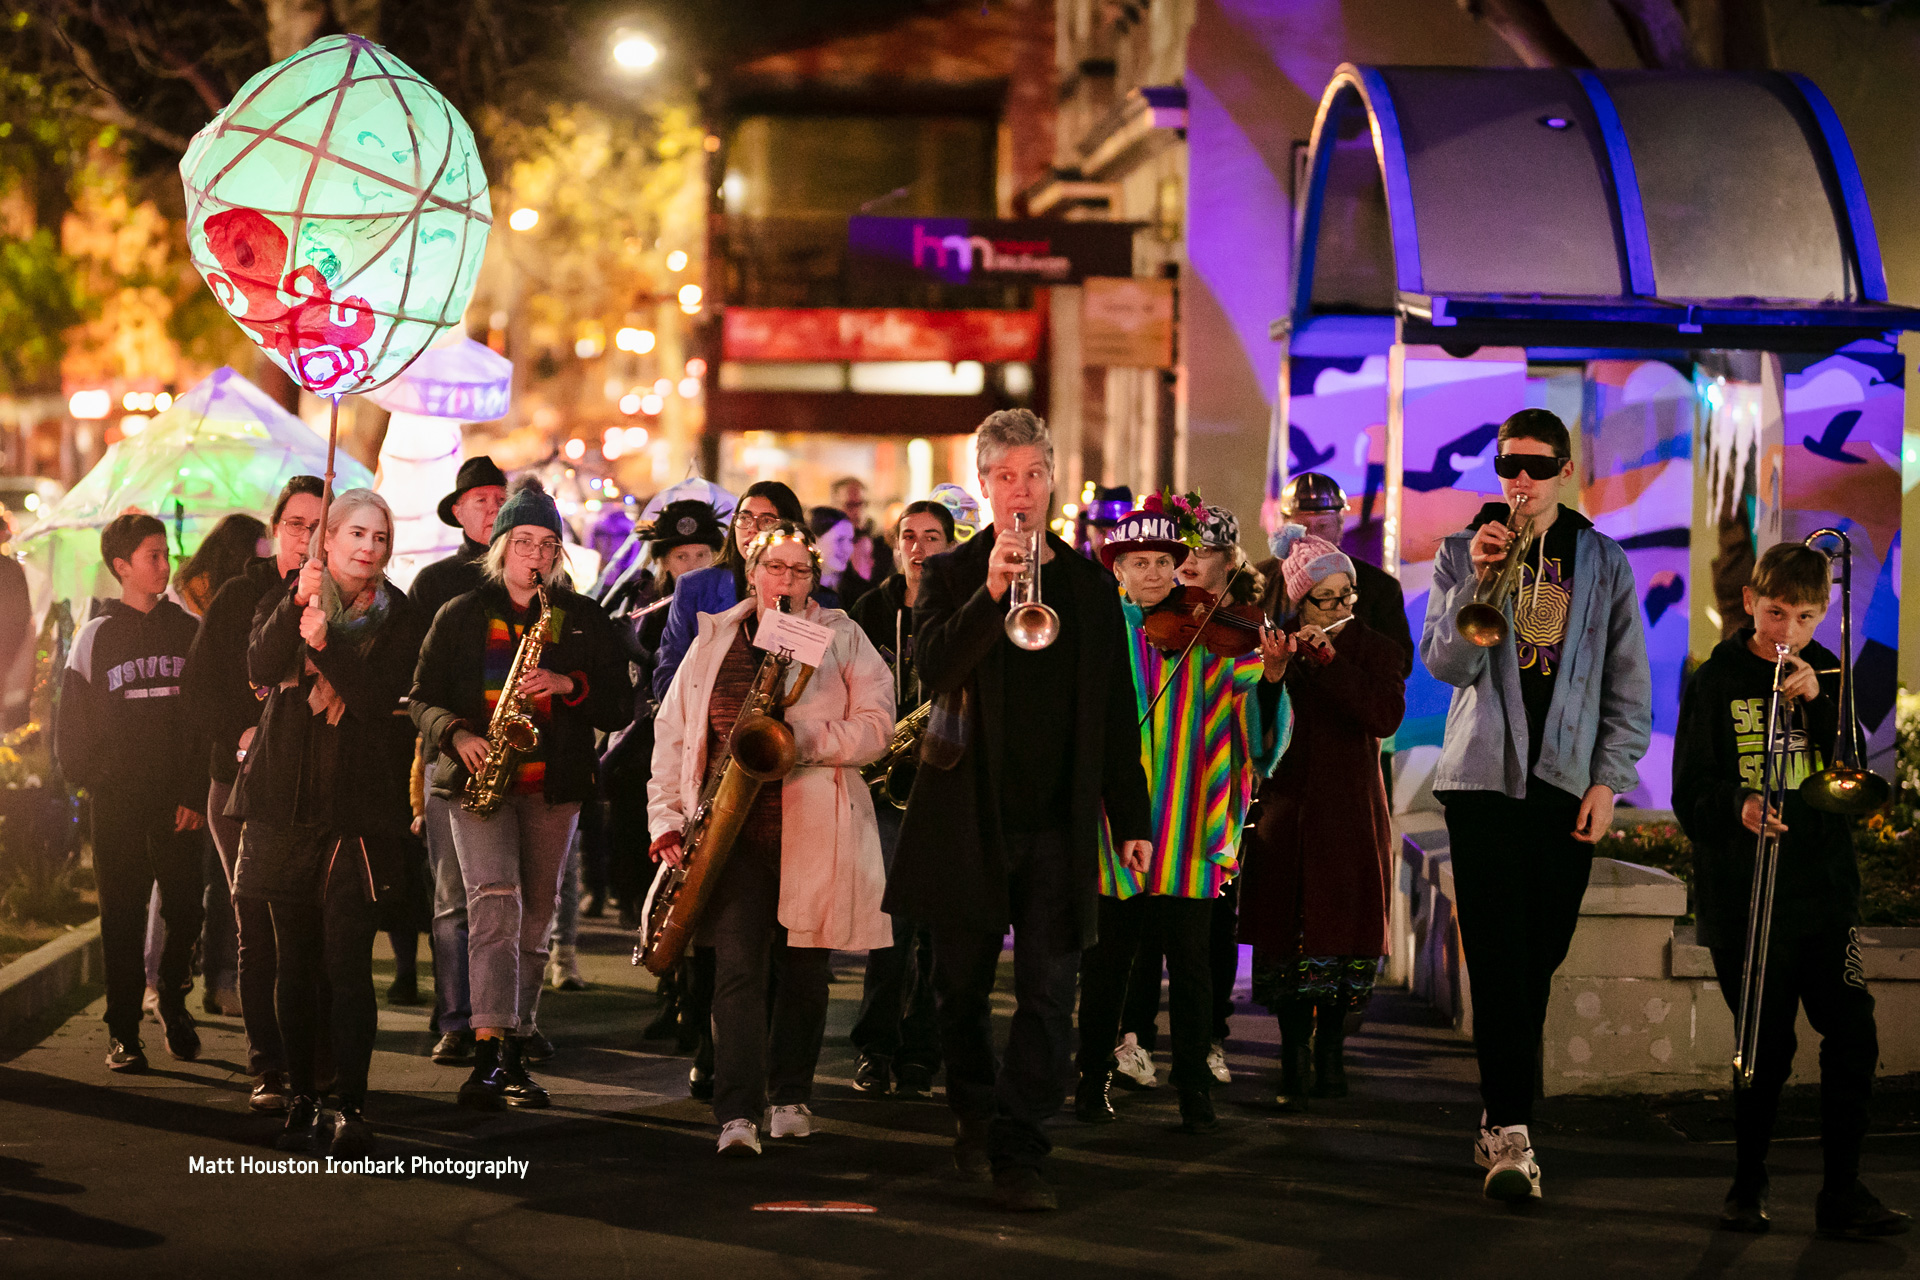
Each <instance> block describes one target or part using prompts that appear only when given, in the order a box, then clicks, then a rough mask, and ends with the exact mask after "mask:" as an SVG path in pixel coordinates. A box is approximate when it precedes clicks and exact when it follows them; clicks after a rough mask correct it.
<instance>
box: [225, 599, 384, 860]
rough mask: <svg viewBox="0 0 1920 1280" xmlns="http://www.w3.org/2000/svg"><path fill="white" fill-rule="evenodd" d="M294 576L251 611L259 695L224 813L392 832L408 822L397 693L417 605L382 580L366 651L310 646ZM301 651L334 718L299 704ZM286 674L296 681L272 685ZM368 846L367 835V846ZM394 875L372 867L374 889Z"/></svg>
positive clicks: (308, 683) (303, 682)
mask: <svg viewBox="0 0 1920 1280" xmlns="http://www.w3.org/2000/svg"><path fill="white" fill-rule="evenodd" d="M296 584H297V580H296V581H289V582H288V583H286V584H285V585H284V586H281V587H277V588H273V589H271V590H268V591H267V592H265V593H264V594H263V595H262V596H261V597H260V603H259V605H258V606H257V607H256V608H255V610H254V619H253V632H252V639H251V641H250V642H249V644H248V648H247V671H248V675H249V677H250V678H251V679H252V681H253V683H254V684H256V685H259V686H262V687H264V688H265V689H266V691H267V696H266V703H265V707H264V709H263V710H262V712H261V715H260V729H259V732H258V733H256V734H255V735H254V739H253V745H252V747H250V748H249V749H248V751H247V759H246V764H245V766H244V767H243V768H242V769H241V770H240V777H239V779H238V780H237V781H236V782H235V784H234V792H233V800H232V802H231V803H230V805H229V812H230V813H231V814H232V815H233V816H235V817H239V818H244V819H246V820H247V821H250V822H263V823H266V824H268V825H272V826H309V825H311V826H324V827H326V828H328V829H329V830H331V831H333V832H335V833H338V834H342V835H359V836H397V835H399V834H401V833H404V832H405V831H406V830H407V828H408V826H409V824H410V823H411V822H412V820H413V812H412V807H411V805H410V804H409V802H408V798H407V762H408V760H409V758H410V755H411V752H412V748H413V725H412V723H411V722H410V721H409V720H408V719H407V703H406V696H407V688H408V686H409V684H410V683H411V681H412V678H413V667H414V660H415V658H416V657H417V656H418V655H419V652H420V636H421V630H422V622H421V618H420V611H419V610H418V609H417V608H415V607H414V605H413V603H412V602H411V601H410V600H408V599H407V596H406V593H405V592H403V591H401V590H400V588H399V587H397V586H395V585H394V584H393V583H392V582H387V583H386V584H385V585H386V590H387V595H388V598H389V601H390V603H389V605H388V608H389V612H388V614H387V618H386V621H385V622H384V623H382V624H381V627H380V631H379V634H378V635H377V636H376V637H375V638H374V641H373V645H372V647H371V648H369V649H368V651H367V653H366V656H365V657H362V656H361V655H360V654H359V653H358V652H356V650H355V648H354V647H353V646H351V645H347V644H339V643H334V644H329V645H327V647H326V648H324V649H321V650H319V651H317V652H312V651H309V650H308V648H307V646H306V645H305V643H303V642H302V641H301V639H300V616H301V614H302V613H303V612H304V608H303V606H301V605H300V604H299V603H297V602H296V601H295V599H294V587H295V586H296ZM309 656H311V657H312V659H313V665H314V666H315V667H316V668H318V669H319V670H320V671H321V672H322V673H324V674H325V675H326V677H327V681H328V683H329V684H331V685H332V686H333V688H334V691H335V692H336V693H338V694H339V695H340V698H341V700H342V701H343V702H345V703H346V704H347V710H346V714H345V715H344V716H342V717H341V719H340V723H339V724H337V725H328V724H327V723H326V720H325V718H324V717H322V716H319V715H316V714H315V713H314V712H313V710H312V708H311V707H310V706H309V705H308V702H307V696H308V693H309V691H310V690H311V689H312V688H313V683H314V677H313V676H311V675H309V674H307V673H306V659H307V658H308V657H309ZM290 678H294V679H296V682H295V683H294V684H292V685H290V686H287V687H284V688H283V687H281V686H282V683H283V682H284V681H286V680H288V679H290ZM374 847H375V842H372V841H369V850H370V851H372V849H373V848H374ZM397 874H398V873H397V870H396V869H395V868H391V867H389V868H384V869H383V868H381V867H375V868H374V878H375V882H376V887H377V888H385V887H386V886H388V885H390V884H393V883H395V882H396V876H397Z"/></svg>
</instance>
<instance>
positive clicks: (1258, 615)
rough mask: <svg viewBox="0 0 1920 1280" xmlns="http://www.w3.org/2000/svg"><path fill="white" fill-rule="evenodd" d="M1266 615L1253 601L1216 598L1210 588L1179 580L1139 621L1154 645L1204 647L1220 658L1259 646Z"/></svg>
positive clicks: (1169, 649) (1179, 649)
mask: <svg viewBox="0 0 1920 1280" xmlns="http://www.w3.org/2000/svg"><path fill="white" fill-rule="evenodd" d="M1266 625H1267V618H1266V615H1265V614H1264V613H1262V612H1261V610H1260V606H1259V605H1255V604H1234V603H1232V602H1231V601H1220V599H1219V597H1217V596H1215V595H1214V594H1213V593H1212V592H1210V591H1203V590H1201V589H1200V588H1199V587H1196V586H1192V585H1190V584H1188V583H1184V582H1183V583H1181V584H1180V585H1178V586H1176V587H1175V588H1174V589H1173V590H1172V591H1171V592H1169V593H1168V595H1167V598H1166V600H1164V601H1163V602H1162V603H1161V604H1160V606H1159V607H1158V608H1156V609H1155V610H1154V611H1153V612H1152V613H1149V614H1148V615H1147V618H1146V621H1145V622H1143V623H1142V624H1141V630H1142V631H1144V632H1146V636H1147V640H1148V642H1149V643H1151V644H1152V645H1153V647H1154V648H1156V649H1160V650H1162V651H1164V652H1167V653H1185V652H1186V651H1187V649H1188V648H1189V647H1198V648H1202V649H1205V650H1206V651H1207V652H1208V653H1211V654H1213V655H1214V656H1216V657H1220V658H1238V657H1243V656H1244V655H1246V654H1249V653H1252V652H1253V651H1254V650H1255V649H1258V648H1259V647H1260V631H1261V629H1262V628H1263V627H1265V626H1266Z"/></svg>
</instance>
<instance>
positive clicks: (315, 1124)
mask: <svg viewBox="0 0 1920 1280" xmlns="http://www.w3.org/2000/svg"><path fill="white" fill-rule="evenodd" d="M319 1132H320V1099H318V1098H310V1097H305V1096H302V1097H297V1098H295V1099H293V1101H292V1102H290V1103H288V1104H287V1123H286V1127H285V1128H283V1129H281V1130H280V1132H279V1134H277V1135H276V1136H275V1137H274V1140H273V1146H274V1150H276V1151H311V1150H313V1140H314V1138H315V1137H317V1136H318V1135H319Z"/></svg>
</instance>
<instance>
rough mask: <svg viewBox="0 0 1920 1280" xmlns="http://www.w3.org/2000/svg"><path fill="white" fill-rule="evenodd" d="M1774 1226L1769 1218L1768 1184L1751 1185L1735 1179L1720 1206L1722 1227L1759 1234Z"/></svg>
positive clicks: (1748, 1233) (1727, 1229) (1726, 1229)
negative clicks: (1723, 1202)
mask: <svg viewBox="0 0 1920 1280" xmlns="http://www.w3.org/2000/svg"><path fill="white" fill-rule="evenodd" d="M1772 1226H1773V1223H1772V1222H1771V1221H1769V1220H1768V1218H1767V1184H1766V1183H1764V1182H1762V1183H1760V1184H1759V1185H1757V1186H1750V1185H1746V1184H1743V1183H1742V1182H1740V1181H1739V1180H1738V1179H1735V1180H1734V1184H1733V1188H1732V1190H1730V1191H1728V1192H1727V1200H1726V1203H1725V1204H1723V1205H1722V1206H1721V1207H1720V1229H1721V1230H1722V1231H1739V1232H1744V1233H1745V1234H1747V1235H1755V1236H1757V1235H1759V1234H1761V1233H1762V1232H1764V1231H1766V1230H1768V1229H1769V1228H1771V1227H1772Z"/></svg>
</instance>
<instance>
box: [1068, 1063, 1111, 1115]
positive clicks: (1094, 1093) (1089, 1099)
mask: <svg viewBox="0 0 1920 1280" xmlns="http://www.w3.org/2000/svg"><path fill="white" fill-rule="evenodd" d="M1112 1084H1113V1072H1112V1071H1110V1070H1109V1071H1097V1072H1095V1073H1094V1074H1092V1075H1086V1076H1081V1077H1080V1086H1079V1088H1077V1089H1075V1090H1074V1091H1073V1115H1074V1119H1076V1120H1078V1121H1079V1122H1080V1123H1081V1124H1112V1123H1113V1122H1114V1121H1115V1120H1118V1119H1119V1118H1120V1117H1119V1116H1118V1115H1116V1114H1115V1113H1114V1110H1113V1099H1112V1098H1111V1097H1110V1096H1108V1092H1107V1091H1108V1088H1109V1086H1111V1085H1112Z"/></svg>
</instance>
